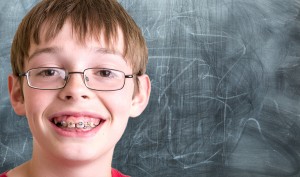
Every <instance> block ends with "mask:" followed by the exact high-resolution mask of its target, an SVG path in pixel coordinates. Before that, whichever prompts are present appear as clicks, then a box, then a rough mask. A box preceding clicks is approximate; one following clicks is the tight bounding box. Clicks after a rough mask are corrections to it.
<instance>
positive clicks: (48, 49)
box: [28, 47, 123, 60]
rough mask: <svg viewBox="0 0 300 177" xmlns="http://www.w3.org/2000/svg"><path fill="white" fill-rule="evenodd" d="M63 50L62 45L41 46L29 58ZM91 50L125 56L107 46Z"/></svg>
mask: <svg viewBox="0 0 300 177" xmlns="http://www.w3.org/2000/svg"><path fill="white" fill-rule="evenodd" d="M61 51H63V49H62V48H60V47H46V48H41V49H37V50H35V51H34V52H33V54H31V55H30V56H29V57H28V60H31V59H32V58H34V57H36V56H38V55H41V54H44V53H45V54H52V55H58V54H59V53H61ZM91 51H94V52H96V53H100V54H104V55H105V54H113V55H119V56H121V57H122V58H123V54H121V52H118V51H114V50H110V49H107V48H100V47H95V48H91Z"/></svg>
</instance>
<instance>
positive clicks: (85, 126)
mask: <svg viewBox="0 0 300 177" xmlns="http://www.w3.org/2000/svg"><path fill="white" fill-rule="evenodd" d="M50 122H51V123H52V124H53V125H54V126H55V127H56V128H58V129H60V130H62V131H68V132H88V131H92V130H93V129H96V128H97V127H99V126H100V125H102V124H103V123H104V122H105V120H104V119H102V118H99V117H93V116H90V115H83V114H80V115H57V116H53V117H52V118H51V119H50Z"/></svg>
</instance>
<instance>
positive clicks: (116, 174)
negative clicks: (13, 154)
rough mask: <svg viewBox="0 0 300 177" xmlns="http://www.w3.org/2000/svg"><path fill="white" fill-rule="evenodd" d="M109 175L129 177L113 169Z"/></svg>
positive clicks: (4, 176)
mask: <svg viewBox="0 0 300 177" xmlns="http://www.w3.org/2000/svg"><path fill="white" fill-rule="evenodd" d="M6 173H7V172H4V173H2V174H0V177H7V176H6ZM111 175H112V177H129V176H126V175H124V174H122V173H121V172H119V171H118V170H116V169H113V168H112V169H111Z"/></svg>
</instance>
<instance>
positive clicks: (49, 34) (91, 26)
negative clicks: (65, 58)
mask: <svg viewBox="0 0 300 177" xmlns="http://www.w3.org/2000/svg"><path fill="white" fill-rule="evenodd" d="M97 2H98V3H99V1H95V2H94V1H88V0H87V1H77V2H76V1H75V2H74V1H72V2H71V1H70V2H69V1H63V2H62V3H61V5H60V6H55V4H56V3H55V2H54V1H49V5H48V7H47V8H46V9H45V11H43V12H41V13H42V14H41V15H40V19H39V20H38V22H40V23H35V25H34V26H33V28H31V29H32V30H31V35H30V36H31V39H33V42H34V43H36V44H39V43H40V42H41V41H42V40H44V41H45V42H48V41H49V40H51V39H53V38H55V37H56V36H57V34H58V33H59V32H60V31H61V29H62V28H63V26H64V24H65V23H66V21H67V20H68V21H70V24H71V25H72V29H73V30H72V31H73V34H74V36H75V37H76V38H77V39H78V41H79V42H80V43H82V44H85V41H86V40H87V39H96V40H98V41H100V38H101V37H103V39H102V40H103V41H104V42H105V45H106V46H107V47H108V49H110V50H112V51H114V47H113V46H114V45H113V43H114V42H116V41H117V40H118V27H121V25H122V24H119V22H117V21H116V19H118V18H119V17H116V16H114V14H117V12H115V13H114V12H109V13H103V12H107V11H108V9H109V10H114V8H113V7H112V4H111V3H108V4H106V6H103V4H102V3H99V4H97ZM107 2H110V1H107ZM66 7H67V8H66ZM59 8H61V9H59ZM120 21H122V20H120ZM122 31H123V30H122ZM41 34H43V35H41ZM123 36H124V34H123ZM124 41H125V39H124ZM124 41H122V42H123V43H124ZM123 52H124V53H123V56H124V57H125V55H126V54H127V46H126V45H125V48H124V51H123Z"/></svg>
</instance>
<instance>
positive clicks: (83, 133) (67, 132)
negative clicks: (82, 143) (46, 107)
mask: <svg viewBox="0 0 300 177" xmlns="http://www.w3.org/2000/svg"><path fill="white" fill-rule="evenodd" d="M50 123H51V125H52V127H53V128H54V130H55V131H56V132H57V134H59V135H60V136H65V137H79V138H80V137H82V138H86V137H93V136H95V135H96V134H97V132H98V131H99V130H100V129H101V127H102V125H103V124H104V123H105V121H101V123H100V124H99V125H98V126H97V127H95V128H93V129H91V130H80V129H62V128H59V127H57V126H56V125H54V124H53V123H52V122H50Z"/></svg>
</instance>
